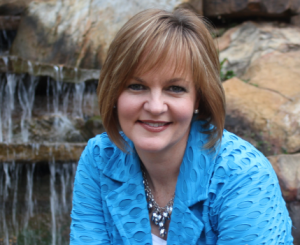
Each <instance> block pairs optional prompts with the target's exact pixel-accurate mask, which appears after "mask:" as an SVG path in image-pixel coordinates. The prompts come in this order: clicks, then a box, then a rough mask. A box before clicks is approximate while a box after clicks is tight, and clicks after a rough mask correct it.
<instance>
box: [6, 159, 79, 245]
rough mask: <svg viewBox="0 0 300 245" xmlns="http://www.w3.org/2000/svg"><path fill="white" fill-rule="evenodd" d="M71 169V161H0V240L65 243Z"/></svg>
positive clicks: (21, 244)
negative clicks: (30, 162) (29, 162)
mask: <svg viewBox="0 0 300 245" xmlns="http://www.w3.org/2000/svg"><path fill="white" fill-rule="evenodd" d="M47 172H48V173H47ZM75 172H76V164H75V163H59V164H58V163H55V162H54V161H50V162H49V164H48V168H47V165H45V164H21V163H16V164H12V163H1V164H0V203H1V204H0V214H1V217H2V218H1V221H0V244H2V243H1V242H3V244H5V245H6V244H7V245H8V244H11V243H10V241H13V240H14V241H16V243H15V244H18V245H25V244H28V245H34V244H36V245H44V244H45V245H49V244H56V245H65V244H68V234H69V225H70V212H71V206H72V205H71V200H72V189H73V181H74V176H75ZM50 224H51V225H50Z"/></svg>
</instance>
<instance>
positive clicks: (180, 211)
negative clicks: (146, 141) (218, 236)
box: [101, 122, 215, 244]
mask: <svg viewBox="0 0 300 245" xmlns="http://www.w3.org/2000/svg"><path fill="white" fill-rule="evenodd" d="M202 124H203V123H201V122H193V123H192V126H191V130H190V134H189V139H188V142H187V146H186V150H185V154H184V157H183V162H182V164H181V167H180V173H179V176H178V180H177V185H176V191H175V200H174V206H173V212H172V219H171V223H170V227H169V236H168V243H169V242H170V243H172V242H174V243H177V242H179V240H178V239H180V244H195V243H196V241H197V239H198V238H199V237H200V234H201V232H202V229H203V223H202V221H201V218H200V217H199V216H197V215H196V214H194V213H193V211H191V209H190V207H192V206H193V205H195V204H196V203H198V202H200V201H203V200H206V199H207V197H208V185H209V180H210V179H211V175H212V172H213V165H214V164H213V161H214V156H215V151H213V150H205V149H203V146H204V144H205V143H206V142H207V137H208V136H207V134H203V133H201V132H200V131H201V125H202ZM124 138H125V139H126V137H125V136H124ZM126 140H127V142H128V143H129V145H130V146H131V147H132V149H134V148H133V144H132V142H131V141H129V140H128V139H126ZM109 142H110V141H109ZM106 143H107V142H106ZM106 143H105V142H104V144H103V142H102V146H101V148H102V149H103V150H104V152H103V154H101V155H102V156H104V157H106V160H105V161H104V162H106V165H105V167H104V169H103V173H104V174H105V175H106V176H107V177H109V178H111V179H113V180H115V181H118V182H122V185H121V186H120V187H119V188H117V189H115V190H114V191H113V192H111V193H110V194H109V195H108V196H107V197H106V201H107V205H108V208H109V211H110V213H111V215H112V217H113V220H114V222H115V224H116V226H117V228H118V230H119V232H120V235H121V236H122V238H123V241H124V243H125V244H139V243H140V241H141V240H142V241H147V242H149V243H150V244H151V243H152V242H151V240H152V239H151V235H150V233H151V227H150V222H149V214H148V210H147V203H146V197H145V191H144V185H143V177H142V172H141V168H140V160H139V157H138V155H137V154H136V152H135V151H133V152H131V153H129V154H124V153H122V152H121V151H120V150H119V149H118V148H117V147H116V146H114V145H113V144H112V143H110V144H109V145H108V144H106ZM135 214H136V216H134V215H135ZM178 231H184V232H180V235H179V234H178ZM149 239H150V240H149ZM177 240H178V241H177ZM176 241H177V242H176ZM172 244H173V243H172Z"/></svg>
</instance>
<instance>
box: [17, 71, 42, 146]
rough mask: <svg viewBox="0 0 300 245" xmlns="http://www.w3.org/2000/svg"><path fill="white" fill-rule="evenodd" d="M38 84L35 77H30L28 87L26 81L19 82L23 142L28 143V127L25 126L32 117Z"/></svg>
mask: <svg viewBox="0 0 300 245" xmlns="http://www.w3.org/2000/svg"><path fill="white" fill-rule="evenodd" d="M37 84H38V80H37V78H36V77H34V76H30V79H29V84H28V85H27V86H26V85H25V84H24V80H23V79H20V80H19V84H18V85H19V86H18V98H19V101H20V105H21V107H22V110H23V112H22V119H21V135H22V141H23V142H27V141H28V137H29V135H28V126H27V125H25V123H26V122H29V121H30V119H31V115H32V109H33V103H34V98H35V88H36V86H37Z"/></svg>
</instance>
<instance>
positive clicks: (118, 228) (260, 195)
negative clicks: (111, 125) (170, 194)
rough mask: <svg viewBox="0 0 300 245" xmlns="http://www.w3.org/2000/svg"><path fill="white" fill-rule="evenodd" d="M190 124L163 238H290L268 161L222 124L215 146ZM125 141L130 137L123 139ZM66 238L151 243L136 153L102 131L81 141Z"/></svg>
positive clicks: (235, 241)
mask: <svg viewBox="0 0 300 245" xmlns="http://www.w3.org/2000/svg"><path fill="white" fill-rule="evenodd" d="M200 131H201V122H194V123H193V124H192V127H191V130H190V135H189V140H188V143H187V146H186V150H185V155H184V158H183V161H182V164H181V167H180V173H179V176H178V181H177V186H176V192H175V200H174V206H173V213H172V216H171V222H170V227H169V231H168V240H167V244H168V245H170V244H191V245H193V244H224V245H233V244H234V245H236V244H237V245H238V244H248V245H250V244H255V245H257V244H266V245H271V244H284V245H288V244H293V238H292V236H291V220H290V218H289V215H288V211H287V209H286V206H285V202H284V200H283V198H282V195H281V191H280V187H279V184H278V180H277V177H276V174H275V172H274V170H273V169H272V166H271V164H270V163H269V162H268V160H267V159H266V158H265V157H264V156H263V155H262V154H261V153H260V152H259V151H257V150H256V149H255V148H254V147H253V146H252V145H250V144H249V143H248V142H246V141H244V140H242V139H240V138H238V137H237V136H235V135H234V134H232V133H229V132H227V131H224V134H223V139H222V143H221V144H220V146H219V148H218V149H217V150H214V151H213V150H210V151H209V150H203V148H201V146H203V145H204V144H205V143H206V142H207V135H206V134H203V133H202V132H200ZM128 142H129V144H131V146H133V145H132V143H131V142H130V141H129V140H128ZM71 217H72V224H71V235H70V244H72V245H75V244H113V245H116V244H126V245H129V244H131V245H134V244H149V245H150V244H152V238H151V228H150V221H149V213H148V209H147V203H146V197H145V191H144V186H143V177H142V173H141V169H140V162H139V158H138V155H137V154H136V153H135V152H133V153H131V154H125V153H123V152H122V151H120V150H119V149H118V148H117V147H116V146H115V145H114V144H113V143H112V142H111V141H110V139H109V138H108V136H107V134H106V133H103V134H101V135H98V136H96V137H95V138H93V139H91V140H90V141H89V142H88V145H87V147H86V148H85V150H84V152H83V153H82V156H81V158H80V161H79V164H78V168H77V173H76V178H75V184H74V192H73V210H72V214H71Z"/></svg>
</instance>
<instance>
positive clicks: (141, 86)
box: [128, 84, 145, 91]
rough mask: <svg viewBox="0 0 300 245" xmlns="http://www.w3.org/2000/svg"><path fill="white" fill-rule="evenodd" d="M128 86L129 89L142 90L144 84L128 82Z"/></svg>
mask: <svg viewBox="0 0 300 245" xmlns="http://www.w3.org/2000/svg"><path fill="white" fill-rule="evenodd" d="M128 88H129V89H131V90H135V91H139V90H144V89H145V86H144V85H142V84H130V85H129V86H128Z"/></svg>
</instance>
